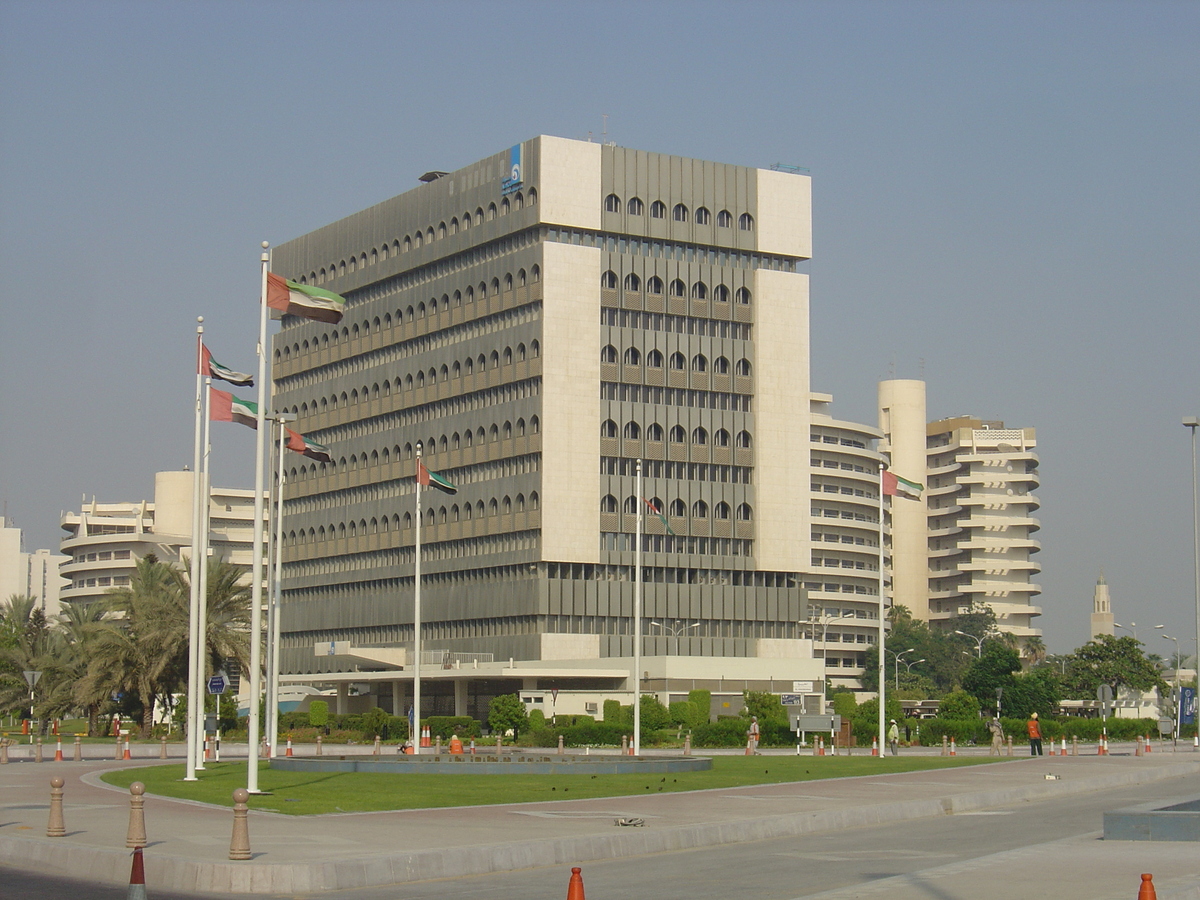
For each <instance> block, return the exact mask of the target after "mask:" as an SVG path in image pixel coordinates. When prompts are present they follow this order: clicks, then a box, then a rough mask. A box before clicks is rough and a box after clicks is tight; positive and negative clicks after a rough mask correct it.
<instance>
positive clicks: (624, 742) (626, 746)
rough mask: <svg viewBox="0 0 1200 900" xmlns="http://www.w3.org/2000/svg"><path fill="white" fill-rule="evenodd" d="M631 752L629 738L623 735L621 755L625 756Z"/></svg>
mask: <svg viewBox="0 0 1200 900" xmlns="http://www.w3.org/2000/svg"><path fill="white" fill-rule="evenodd" d="M628 753H629V738H628V737H626V736H625V735H621V755H622V756H625V755H626V754H628Z"/></svg>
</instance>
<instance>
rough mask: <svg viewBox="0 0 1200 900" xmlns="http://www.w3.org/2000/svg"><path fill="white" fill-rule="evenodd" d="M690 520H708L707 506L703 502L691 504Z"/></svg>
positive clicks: (698, 501)
mask: <svg viewBox="0 0 1200 900" xmlns="http://www.w3.org/2000/svg"><path fill="white" fill-rule="evenodd" d="M692 518H693V519H707V518H708V504H707V503H705V502H704V501H703V500H697V501H696V502H695V503H693V504H692Z"/></svg>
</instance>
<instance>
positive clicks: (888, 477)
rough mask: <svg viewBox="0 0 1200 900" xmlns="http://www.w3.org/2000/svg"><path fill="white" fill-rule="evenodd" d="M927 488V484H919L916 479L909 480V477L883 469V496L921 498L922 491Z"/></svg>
mask: <svg viewBox="0 0 1200 900" xmlns="http://www.w3.org/2000/svg"><path fill="white" fill-rule="evenodd" d="M923 490H925V485H923V484H917V483H916V482H915V481H909V480H908V479H907V478H901V477H900V476H899V475H897V474H896V473H895V472H891V471H888V470H887V469H884V470H883V496H885V497H897V496H899V497H907V498H908V499H909V500H920V499H921V491H923Z"/></svg>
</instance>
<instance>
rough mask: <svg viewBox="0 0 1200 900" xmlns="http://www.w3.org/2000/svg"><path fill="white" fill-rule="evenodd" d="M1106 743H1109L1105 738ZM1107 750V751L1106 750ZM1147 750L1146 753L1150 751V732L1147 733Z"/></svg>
mask: <svg viewBox="0 0 1200 900" xmlns="http://www.w3.org/2000/svg"><path fill="white" fill-rule="evenodd" d="M1105 743H1108V741H1107V739H1106V740H1105ZM1105 752H1107V751H1105ZM1145 752H1146V753H1149V752H1150V735H1149V734H1147V735H1146V751H1145Z"/></svg>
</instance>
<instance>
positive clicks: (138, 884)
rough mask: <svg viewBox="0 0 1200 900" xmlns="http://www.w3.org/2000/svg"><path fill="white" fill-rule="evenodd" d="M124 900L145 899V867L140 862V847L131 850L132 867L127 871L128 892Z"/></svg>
mask: <svg viewBox="0 0 1200 900" xmlns="http://www.w3.org/2000/svg"><path fill="white" fill-rule="evenodd" d="M125 900H146V868H145V865H144V863H143V862H142V848H141V847H135V848H134V851H133V868H132V869H131V870H130V872H129V893H128V894H126V895H125Z"/></svg>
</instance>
